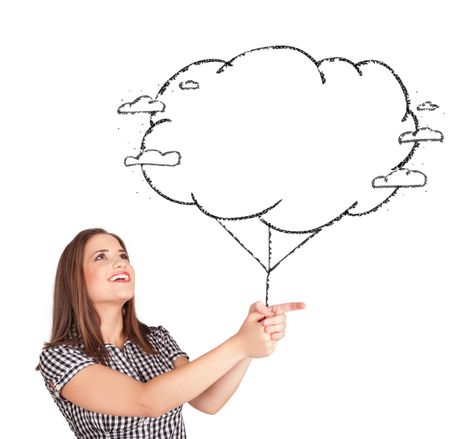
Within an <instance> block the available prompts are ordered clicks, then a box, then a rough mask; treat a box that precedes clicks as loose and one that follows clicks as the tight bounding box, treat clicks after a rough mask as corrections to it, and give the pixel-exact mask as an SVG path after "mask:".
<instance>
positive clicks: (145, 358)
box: [39, 326, 189, 439]
mask: <svg viewBox="0 0 450 439" xmlns="http://www.w3.org/2000/svg"><path fill="white" fill-rule="evenodd" d="M147 337H148V339H149V340H150V342H151V343H152V345H153V346H154V347H155V348H156V349H157V350H158V352H160V353H161V355H148V354H147V353H145V352H143V351H142V350H141V349H140V348H139V347H138V346H137V345H136V344H135V343H134V342H132V341H131V340H127V341H126V342H125V345H124V347H123V350H120V349H119V348H118V347H117V346H114V345H112V344H109V343H107V344H105V346H106V348H107V349H108V352H109V354H110V357H111V360H110V362H109V363H108V366H109V367H111V368H112V369H115V370H118V371H120V372H122V373H125V374H127V375H129V376H131V377H133V378H135V379H136V380H138V381H141V382H143V383H144V382H147V381H148V380H150V379H152V378H154V377H155V376H157V375H161V374H162V373H165V372H169V371H170V370H173V365H172V361H173V360H175V359H176V358H177V357H179V356H185V357H187V358H189V357H188V355H187V354H186V353H185V352H183V351H182V350H181V349H180V347H179V346H178V344H177V343H176V341H175V340H174V339H173V338H172V337H171V335H170V334H169V332H168V331H167V329H165V328H164V327H163V326H156V327H155V326H150V332H149V334H148V335H147ZM39 364H40V371H41V373H42V375H43V377H44V381H45V385H46V387H47V389H48V390H49V392H50V394H51V395H52V397H53V399H54V401H55V402H56V404H57V405H58V408H59V409H60V411H61V412H62V414H63V415H64V417H65V418H66V419H67V422H68V423H69V426H70V428H71V429H72V431H73V432H74V433H75V436H76V437H77V438H82V439H88V438H89V439H90V438H92V439H94V438H130V439H140V438H148V439H169V438H172V439H185V438H186V431H185V427H184V422H183V416H182V413H181V410H182V406H179V407H176V408H174V409H173V410H170V411H169V412H167V413H165V414H164V415H162V416H159V417H158V418H150V417H130V416H112V415H105V414H102V413H95V412H91V411H89V410H85V409H83V408H81V407H79V406H77V405H75V404H73V403H72V402H70V401H68V400H67V399H64V398H63V397H62V396H61V394H60V391H61V388H62V387H63V386H64V384H66V383H67V382H68V381H69V380H70V379H71V378H72V377H73V376H74V375H75V374H76V373H77V372H79V371H80V370H82V369H83V368H84V367H86V366H89V365H90V364H96V362H95V361H94V359H93V358H91V357H89V356H88V355H86V354H85V353H84V352H83V351H82V350H81V349H80V346H79V345H78V346H69V345H62V346H56V347H52V348H48V349H44V350H42V352H41V355H40V363H39Z"/></svg>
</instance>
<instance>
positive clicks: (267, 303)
mask: <svg viewBox="0 0 450 439" xmlns="http://www.w3.org/2000/svg"><path fill="white" fill-rule="evenodd" d="M267 228H268V230H269V236H268V239H267V242H268V245H269V249H268V250H269V251H268V252H267V253H268V255H269V256H268V261H267V267H268V270H267V276H266V306H269V276H270V270H271V267H270V262H271V257H272V247H271V245H272V231H271V229H270V226H268V227H267Z"/></svg>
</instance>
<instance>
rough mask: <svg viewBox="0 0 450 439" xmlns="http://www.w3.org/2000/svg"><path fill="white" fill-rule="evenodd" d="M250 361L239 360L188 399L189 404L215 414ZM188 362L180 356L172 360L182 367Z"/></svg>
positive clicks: (242, 375)
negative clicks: (194, 396) (210, 384)
mask: <svg viewBox="0 0 450 439" xmlns="http://www.w3.org/2000/svg"><path fill="white" fill-rule="evenodd" d="M251 361H252V359H251V358H245V359H243V360H241V361H239V363H237V364H236V365H235V366H233V367H232V368H231V369H230V370H229V371H228V372H227V373H226V374H225V375H223V376H222V377H220V378H219V379H218V380H217V381H216V382H215V383H214V384H213V385H212V386H210V387H208V388H207V389H206V390H205V391H204V392H202V393H201V394H200V395H198V396H197V397H196V398H194V399H192V400H191V401H189V404H190V405H191V406H192V407H194V408H196V409H197V410H200V411H202V412H204V413H208V414H210V415H215V414H216V413H217V412H218V411H219V410H220V409H221V408H222V407H223V406H224V405H225V404H226V403H227V402H228V400H229V399H230V398H231V397H232V396H233V395H234V393H235V392H236V390H237V388H238V387H239V385H240V384H241V381H242V379H243V378H244V375H245V372H246V371H247V369H248V367H249V365H250V363H251ZM188 363H189V360H188V359H187V358H186V357H180V358H177V359H176V360H175V361H174V367H175V368H179V367H183V366H185V365H186V364H188Z"/></svg>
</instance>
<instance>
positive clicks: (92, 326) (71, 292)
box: [36, 228, 158, 370]
mask: <svg viewBox="0 0 450 439" xmlns="http://www.w3.org/2000/svg"><path fill="white" fill-rule="evenodd" d="M98 234H107V235H111V236H113V237H114V238H116V239H117V241H119V243H120V245H121V246H122V248H123V249H124V250H125V251H126V247H125V243H124V242H123V240H122V239H121V238H120V237H119V236H117V235H115V234H114V233H109V232H107V231H106V230H104V229H100V228H95V229H86V230H82V231H81V232H79V233H78V234H77V235H76V236H75V238H73V240H72V241H71V242H69V244H68V245H67V246H66V248H65V249H64V251H63V252H62V254H61V257H60V259H59V262H58V267H57V269H56V277H55V287H54V294H53V324H52V333H51V337H50V341H48V342H45V343H44V349H47V348H50V347H53V346H58V345H62V344H69V345H77V344H82V345H83V346H82V350H83V351H84V352H85V353H86V354H87V355H89V356H91V357H94V358H95V359H96V360H97V361H98V362H99V363H101V364H104V365H106V361H107V359H108V358H109V355H108V351H107V350H106V348H105V346H104V344H103V339H102V334H101V331H100V316H99V315H98V313H97V311H96V310H95V308H94V304H93V303H92V301H91V299H90V297H89V295H88V291H87V286H86V280H85V277H84V270H83V258H84V249H85V247H86V243H87V242H88V240H89V239H90V238H92V237H93V236H95V235H98ZM134 303H135V302H134V297H132V298H131V299H130V300H128V301H127V302H126V303H125V304H124V306H123V308H122V312H123V331H124V335H125V337H126V338H128V339H129V340H132V341H134V342H135V343H136V344H137V345H138V346H139V347H140V348H141V349H142V350H143V351H145V352H146V353H148V354H158V352H157V350H156V349H155V348H154V347H153V346H152V344H151V343H150V342H149V341H148V339H147V338H146V334H147V333H148V332H149V328H148V326H146V325H144V324H143V323H141V322H140V321H139V320H138V319H137V317H136V311H135V307H134ZM36 369H37V370H39V366H38V367H37V368H36Z"/></svg>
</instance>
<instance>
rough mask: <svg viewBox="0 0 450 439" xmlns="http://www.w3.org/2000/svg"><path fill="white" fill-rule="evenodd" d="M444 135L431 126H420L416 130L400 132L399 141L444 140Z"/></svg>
mask: <svg viewBox="0 0 450 439" xmlns="http://www.w3.org/2000/svg"><path fill="white" fill-rule="evenodd" d="M443 140H444V135H443V134H442V133H441V132H440V131H437V130H433V129H431V128H430V127H425V128H419V129H418V130H416V131H406V132H404V133H403V134H400V137H399V138H398V142H399V143H410V142H442V141H443Z"/></svg>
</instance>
